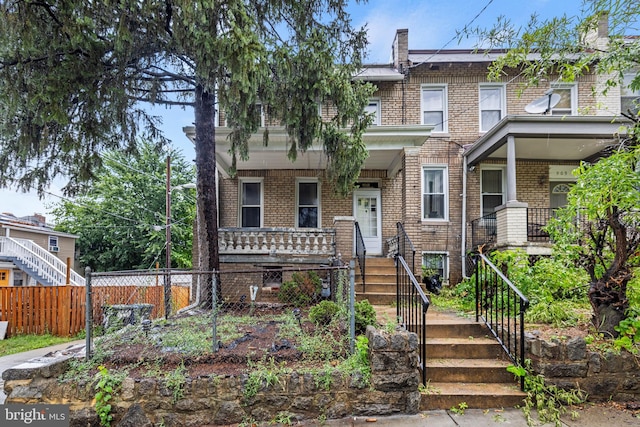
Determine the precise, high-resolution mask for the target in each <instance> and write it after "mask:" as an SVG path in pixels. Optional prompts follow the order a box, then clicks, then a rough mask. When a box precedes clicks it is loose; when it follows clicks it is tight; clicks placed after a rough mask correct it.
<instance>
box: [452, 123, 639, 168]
mask: <svg viewBox="0 0 640 427" xmlns="http://www.w3.org/2000/svg"><path fill="white" fill-rule="evenodd" d="M629 123H630V122H629V121H628V120H626V119H624V118H623V117H618V116H544V115H527V116H524V115H522V116H521V115H516V116H506V117H505V118H504V119H502V120H501V121H500V122H499V123H498V124H496V125H495V126H494V127H493V128H491V129H490V130H489V131H488V132H487V133H485V134H484V135H483V136H481V137H480V138H478V139H477V140H476V141H475V142H474V143H473V145H472V146H471V147H470V148H468V149H467V150H466V151H465V154H464V155H465V156H466V157H467V165H468V166H473V165H476V164H478V163H480V162H481V161H483V160H486V159H506V158H507V146H506V143H507V137H509V136H513V137H514V140H515V152H516V158H518V159H528V160H573V161H578V160H588V159H590V158H592V157H594V156H595V155H597V154H598V153H599V152H600V151H602V150H604V149H605V148H607V147H609V146H611V145H612V144H615V143H616V142H618V139H619V137H620V132H621V130H622V131H623V132H624V129H623V128H622V126H624V125H626V124H629Z"/></svg>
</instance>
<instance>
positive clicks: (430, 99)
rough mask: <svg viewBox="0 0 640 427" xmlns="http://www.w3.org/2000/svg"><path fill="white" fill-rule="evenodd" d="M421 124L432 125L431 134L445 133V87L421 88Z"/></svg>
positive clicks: (446, 129) (424, 86)
mask: <svg viewBox="0 0 640 427" xmlns="http://www.w3.org/2000/svg"><path fill="white" fill-rule="evenodd" d="M421 98H422V99H421V100H422V103H421V105H422V107H421V108H422V124H423V125H432V126H433V132H447V131H448V128H447V126H448V125H447V121H448V117H447V86H446V85H423V86H422V97H421Z"/></svg>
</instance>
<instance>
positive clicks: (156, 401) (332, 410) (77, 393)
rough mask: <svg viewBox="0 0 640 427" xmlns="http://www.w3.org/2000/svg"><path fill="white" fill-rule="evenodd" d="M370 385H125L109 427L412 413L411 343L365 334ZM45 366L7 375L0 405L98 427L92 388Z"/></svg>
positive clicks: (287, 380) (310, 378)
mask: <svg viewBox="0 0 640 427" xmlns="http://www.w3.org/2000/svg"><path fill="white" fill-rule="evenodd" d="M367 337H368V339H369V360H370V361H371V384H370V386H366V385H364V384H363V383H362V378H361V377H359V376H357V375H354V376H348V377H347V376H344V375H342V374H341V373H339V372H337V371H336V372H334V373H333V374H332V377H331V385H330V387H329V388H325V387H322V386H321V385H320V382H319V381H318V378H316V377H314V375H312V374H311V373H304V374H299V373H295V372H294V373H290V374H287V375H281V376H279V378H278V382H277V383H276V384H272V385H269V386H268V385H267V384H265V383H263V384H262V386H261V387H260V389H259V390H258V392H257V394H255V395H254V396H251V397H247V396H248V395H247V393H246V387H247V382H248V379H249V376H248V375H246V374H243V375H240V376H232V377H203V378H187V381H186V384H185V386H184V389H183V396H182V397H181V398H179V399H177V401H176V400H174V397H173V391H172V390H170V389H169V388H167V386H166V384H164V383H163V382H162V381H160V380H157V379H154V378H140V379H134V378H126V379H125V380H124V381H123V383H122V386H121V388H120V390H119V391H118V393H117V394H116V395H115V396H114V399H113V401H111V402H109V403H111V404H112V414H113V417H114V422H113V424H112V425H114V426H118V425H120V426H125V425H126V426H129V425H131V426H137V427H142V426H150V425H159V424H162V425H164V426H167V427H169V426H202V425H220V424H224V425H227V424H232V423H240V422H243V421H247V420H249V419H254V420H257V421H260V420H263V421H269V420H273V419H275V417H276V416H277V414H279V413H283V414H287V416H290V417H291V420H292V421H295V420H304V419H319V418H323V417H326V418H327V419H334V418H343V417H347V416H353V415H388V414H394V413H403V414H406V413H409V414H411V413H417V412H418V410H419V407H420V393H419V392H418V383H419V372H418V369H417V362H418V354H417V349H418V338H417V335H416V334H414V333H408V332H406V331H404V330H402V331H400V330H398V331H396V332H395V333H393V334H388V333H386V332H382V331H378V330H376V329H374V328H372V327H369V328H368V329H367ZM54 359H55V360H51V361H47V362H46V363H37V364H35V365H33V366H21V367H18V368H14V369H9V370H7V371H5V373H4V374H3V378H4V379H5V393H6V394H7V400H6V403H50V404H68V405H70V415H71V425H72V426H98V425H99V422H98V418H97V416H96V413H95V401H94V396H95V389H94V386H95V382H93V383H77V382H73V383H70V382H65V383H62V382H60V381H59V380H58V379H57V378H58V377H59V375H60V374H62V373H63V372H64V371H65V370H66V368H67V366H68V363H69V360H70V358H69V356H65V357H63V358H54Z"/></svg>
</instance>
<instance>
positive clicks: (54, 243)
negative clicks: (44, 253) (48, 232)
mask: <svg viewBox="0 0 640 427" xmlns="http://www.w3.org/2000/svg"><path fill="white" fill-rule="evenodd" d="M59 250H60V247H59V246H58V236H49V252H58V251H59Z"/></svg>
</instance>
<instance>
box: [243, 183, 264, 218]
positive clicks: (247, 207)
mask: <svg viewBox="0 0 640 427" xmlns="http://www.w3.org/2000/svg"><path fill="white" fill-rule="evenodd" d="M240 202H241V206H240V226H241V227H261V226H262V181H261V180H246V181H245V180H243V181H241V182H240Z"/></svg>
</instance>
